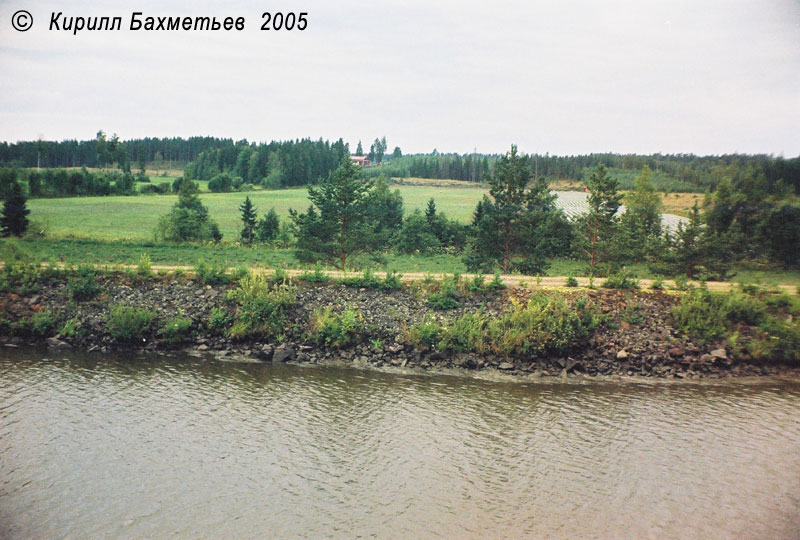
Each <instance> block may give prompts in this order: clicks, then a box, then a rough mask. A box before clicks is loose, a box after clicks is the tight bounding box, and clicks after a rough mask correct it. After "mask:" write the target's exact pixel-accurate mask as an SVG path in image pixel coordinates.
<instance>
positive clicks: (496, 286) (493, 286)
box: [487, 272, 506, 291]
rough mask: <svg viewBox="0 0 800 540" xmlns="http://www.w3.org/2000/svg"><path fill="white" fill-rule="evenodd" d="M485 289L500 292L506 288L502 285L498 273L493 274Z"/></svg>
mask: <svg viewBox="0 0 800 540" xmlns="http://www.w3.org/2000/svg"><path fill="white" fill-rule="evenodd" d="M487 288H488V289H490V290H493V291H502V290H503V289H505V288H506V284H505V283H503V279H502V278H501V277H500V272H495V273H494V278H493V279H492V281H490V282H489V285H487Z"/></svg>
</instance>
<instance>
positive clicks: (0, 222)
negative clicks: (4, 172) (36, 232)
mask: <svg viewBox="0 0 800 540" xmlns="http://www.w3.org/2000/svg"><path fill="white" fill-rule="evenodd" d="M26 203H27V199H26V198H25V193H24V192H23V191H22V186H20V185H19V182H17V181H14V182H12V183H11V184H10V185H9V186H8V189H7V191H6V194H5V203H4V204H3V213H2V216H0V228H2V232H3V236H22V235H23V234H25V231H26V230H27V229H28V214H30V210H28V208H27V207H26Z"/></svg>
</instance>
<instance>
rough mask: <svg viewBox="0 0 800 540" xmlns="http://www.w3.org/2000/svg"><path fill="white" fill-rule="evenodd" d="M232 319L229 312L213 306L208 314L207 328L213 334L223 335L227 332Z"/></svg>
mask: <svg viewBox="0 0 800 540" xmlns="http://www.w3.org/2000/svg"><path fill="white" fill-rule="evenodd" d="M232 320H233V319H232V317H231V314H230V313H228V312H227V311H226V310H224V309H222V308H219V307H213V308H211V312H210V313H209V314H208V328H209V330H211V331H212V332H214V333H215V334H219V335H223V334H225V332H227V330H228V327H229V326H230V324H231V321H232Z"/></svg>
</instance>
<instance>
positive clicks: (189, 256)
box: [0, 238, 800, 287]
mask: <svg viewBox="0 0 800 540" xmlns="http://www.w3.org/2000/svg"><path fill="white" fill-rule="evenodd" d="M5 242H8V241H0V260H12V259H13V258H12V257H11V256H10V253H9V250H8V249H5V246H7V245H11V244H6V243H5ZM13 245H14V246H15V249H17V248H18V249H20V250H22V251H23V252H24V253H25V254H27V256H28V258H29V259H30V260H36V261H46V262H61V263H65V264H70V265H80V264H96V265H109V266H113V265H116V264H126V265H127V264H130V265H135V264H137V262H138V261H139V260H140V258H141V256H142V254H143V253H147V255H148V256H149V257H150V261H151V264H153V265H156V266H194V265H196V264H197V261H198V260H199V259H204V260H205V261H206V262H207V263H209V264H212V265H224V266H227V267H236V266H249V267H253V266H256V267H262V268H264V267H267V268H283V267H284V266H287V267H291V268H304V267H305V268H308V269H311V270H313V269H314V266H310V265H305V266H304V265H302V264H300V262H299V261H298V260H297V259H296V258H295V256H294V250H291V249H272V248H258V247H256V248H248V247H243V246H238V245H233V244H218V245H195V244H179V245H172V244H163V243H158V242H153V241H130V242H124V241H118V240H117V241H101V240H90V239H83V238H25V239H22V240H16V241H14V242H13ZM325 269H330V268H325ZM375 269H376V270H380V271H396V272H400V273H415V272H419V273H431V274H452V273H454V272H455V273H459V274H463V273H465V272H466V267H465V266H464V263H463V262H462V261H461V258H460V257H459V256H457V255H444V254H438V255H396V254H393V253H389V254H386V255H385V256H384V261H383V262H382V263H380V264H375ZM627 270H628V271H629V272H631V273H633V274H635V275H636V276H638V277H639V278H642V279H655V278H657V277H658V276H656V275H655V274H653V273H652V272H651V271H650V270H649V268H648V267H647V265H646V264H630V265H628V266H627ZM569 275H573V276H585V275H588V263H586V262H585V261H576V260H572V259H551V260H550V267H549V268H548V269H547V272H546V273H545V274H544V276H543V277H547V276H569ZM487 280H488V278H487ZM731 281H734V282H740V283H753V284H757V285H766V286H775V285H780V284H783V285H791V286H795V287H800V274H798V273H797V272H792V271H790V270H770V269H743V270H739V271H737V273H736V275H735V276H734V277H733V278H732V279H731Z"/></svg>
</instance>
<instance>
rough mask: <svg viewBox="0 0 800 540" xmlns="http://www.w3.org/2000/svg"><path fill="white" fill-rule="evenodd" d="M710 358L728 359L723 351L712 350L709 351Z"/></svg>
mask: <svg viewBox="0 0 800 540" xmlns="http://www.w3.org/2000/svg"><path fill="white" fill-rule="evenodd" d="M711 358H722V359H725V358H728V352H727V351H726V350H725V349H714V350H713V351H711Z"/></svg>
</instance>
